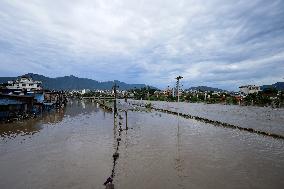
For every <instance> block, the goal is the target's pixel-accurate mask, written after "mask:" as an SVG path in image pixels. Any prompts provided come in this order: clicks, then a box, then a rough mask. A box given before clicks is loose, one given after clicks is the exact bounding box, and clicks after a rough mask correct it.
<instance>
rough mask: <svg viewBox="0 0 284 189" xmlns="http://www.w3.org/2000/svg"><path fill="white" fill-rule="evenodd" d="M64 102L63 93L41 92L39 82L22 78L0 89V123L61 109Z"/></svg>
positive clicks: (65, 100)
mask: <svg viewBox="0 0 284 189" xmlns="http://www.w3.org/2000/svg"><path fill="white" fill-rule="evenodd" d="M3 86H4V87H3ZM66 102H67V98H66V95H65V93H64V92H61V91H48V90H43V89H42V87H41V82H40V81H33V79H32V78H28V77H26V76H22V77H21V78H19V79H17V80H15V81H8V83H6V84H5V85H2V88H0V121H10V120H14V119H22V118H28V117H31V116H35V115H37V114H41V113H43V112H44V111H50V110H52V109H55V108H60V107H63V106H64V105H65V104H66Z"/></svg>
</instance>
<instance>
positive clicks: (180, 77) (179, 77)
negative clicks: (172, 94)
mask: <svg viewBox="0 0 284 189" xmlns="http://www.w3.org/2000/svg"><path fill="white" fill-rule="evenodd" d="M182 78H183V77H182V76H178V77H176V78H175V79H176V80H177V97H178V104H179V80H181V79H182Z"/></svg>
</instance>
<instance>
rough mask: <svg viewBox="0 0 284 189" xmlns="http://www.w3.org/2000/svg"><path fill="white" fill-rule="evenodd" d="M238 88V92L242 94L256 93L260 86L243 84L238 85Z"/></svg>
mask: <svg viewBox="0 0 284 189" xmlns="http://www.w3.org/2000/svg"><path fill="white" fill-rule="evenodd" d="M239 88H240V93H241V94H242V95H248V94H252V93H258V92H259V91H260V87H259V86H256V85H245V86H240V87H239Z"/></svg>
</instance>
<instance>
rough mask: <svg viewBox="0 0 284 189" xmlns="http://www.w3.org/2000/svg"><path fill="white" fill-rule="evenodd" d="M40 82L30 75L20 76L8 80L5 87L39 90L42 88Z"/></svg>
mask: <svg viewBox="0 0 284 189" xmlns="http://www.w3.org/2000/svg"><path fill="white" fill-rule="evenodd" d="M41 84H42V82H41V81H34V80H33V79H32V78H30V77H27V76H22V77H21V78H20V79H17V80H16V81H8V85H7V88H8V89H18V90H22V89H24V90H27V91H33V90H41V89H42V87H41Z"/></svg>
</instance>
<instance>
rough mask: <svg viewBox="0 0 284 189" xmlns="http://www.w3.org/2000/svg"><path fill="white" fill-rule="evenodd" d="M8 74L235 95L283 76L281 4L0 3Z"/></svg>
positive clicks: (0, 52)
mask: <svg viewBox="0 0 284 189" xmlns="http://www.w3.org/2000/svg"><path fill="white" fill-rule="evenodd" d="M0 66H1V69H0V76H17V75H20V74H24V73H28V72H33V73H39V74H43V75H46V76H50V77H57V76H64V75H71V74H73V75H75V76H78V77H87V78H92V79H96V80H99V81H105V80H114V79H117V80H120V81H124V82H127V83H146V84H149V85H153V86H156V87H160V88H163V87H166V86H168V85H173V83H174V78H175V77H176V76H178V75H182V76H183V77H184V79H183V85H184V87H185V88H186V87H189V86H197V85H207V86H212V87H219V88H224V89H230V90H237V88H238V86H239V85H244V84H259V85H260V84H272V83H274V82H276V81H283V77H284V1H283V0H269V1H267V0H250V1H247V0H239V1H237V0H222V1H221V0H207V1H205V0H198V1H194V0H184V1H183V0H179V1H174V0H140V1H139V0H137V1H134V0H124V1H123V0H80V1H79V0H78V1H77V0H41V1H38V0H25V1H23V0H2V1H1V2H0Z"/></svg>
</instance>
